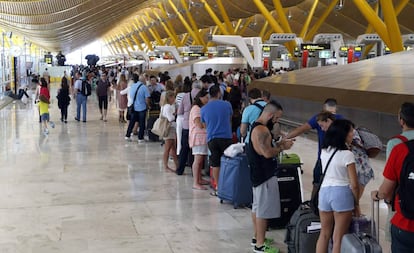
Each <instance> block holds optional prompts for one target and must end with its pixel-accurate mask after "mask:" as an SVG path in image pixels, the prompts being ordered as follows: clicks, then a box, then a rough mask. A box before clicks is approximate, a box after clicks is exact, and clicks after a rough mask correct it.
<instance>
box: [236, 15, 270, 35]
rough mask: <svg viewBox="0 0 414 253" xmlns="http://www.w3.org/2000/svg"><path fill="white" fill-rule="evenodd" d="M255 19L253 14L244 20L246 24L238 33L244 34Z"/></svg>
mask: <svg viewBox="0 0 414 253" xmlns="http://www.w3.org/2000/svg"><path fill="white" fill-rule="evenodd" d="M253 21H254V16H251V17H249V18H248V19H246V20H245V22H244V24H243V27H242V28H241V29H240V32H238V34H239V35H241V36H242V35H243V34H244V32H245V31H246V29H247V27H249V25H250V24H251V23H252V22H253ZM266 22H267V21H266Z"/></svg>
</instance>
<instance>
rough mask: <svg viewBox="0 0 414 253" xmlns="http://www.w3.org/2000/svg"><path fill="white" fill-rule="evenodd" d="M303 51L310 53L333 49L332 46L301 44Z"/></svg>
mask: <svg viewBox="0 0 414 253" xmlns="http://www.w3.org/2000/svg"><path fill="white" fill-rule="evenodd" d="M300 46H301V50H302V51H303V50H308V51H309V52H314V51H319V50H327V49H331V44H313V43H308V44H301V45H300Z"/></svg>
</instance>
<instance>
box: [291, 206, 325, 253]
mask: <svg viewBox="0 0 414 253" xmlns="http://www.w3.org/2000/svg"><path fill="white" fill-rule="evenodd" d="M318 224H319V225H318ZM319 233H320V219H319V217H318V216H316V215H315V214H314V213H313V211H312V209H311V208H310V206H309V202H305V203H302V204H300V205H299V208H298V209H297V210H296V211H295V212H294V213H293V215H292V217H291V218H290V220H289V223H288V225H287V227H286V237H285V243H286V245H287V247H288V253H315V252H316V242H317V241H318V238H319Z"/></svg>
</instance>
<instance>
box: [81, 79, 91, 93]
mask: <svg viewBox="0 0 414 253" xmlns="http://www.w3.org/2000/svg"><path fill="white" fill-rule="evenodd" d="M81 93H82V94H83V95H85V96H90V95H91V94H92V86H91V84H90V83H89V82H88V81H86V80H83V81H82V90H81Z"/></svg>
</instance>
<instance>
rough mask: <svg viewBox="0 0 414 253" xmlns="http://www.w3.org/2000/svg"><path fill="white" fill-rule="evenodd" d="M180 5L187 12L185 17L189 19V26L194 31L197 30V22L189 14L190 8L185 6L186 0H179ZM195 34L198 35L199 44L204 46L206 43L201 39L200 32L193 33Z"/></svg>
mask: <svg viewBox="0 0 414 253" xmlns="http://www.w3.org/2000/svg"><path fill="white" fill-rule="evenodd" d="M181 5H182V6H183V8H184V10H185V12H186V13H187V18H188V20H189V21H190V24H191V27H192V28H193V30H194V31H198V30H199V28H198V26H197V23H196V22H195V20H194V18H193V16H192V15H191V12H190V10H189V9H188V7H187V6H188V4H187V2H186V1H185V0H181ZM195 34H196V35H197V37H198V41H200V42H201V45H203V46H204V47H206V43H205V41H204V40H203V36H201V35H200V33H195Z"/></svg>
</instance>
